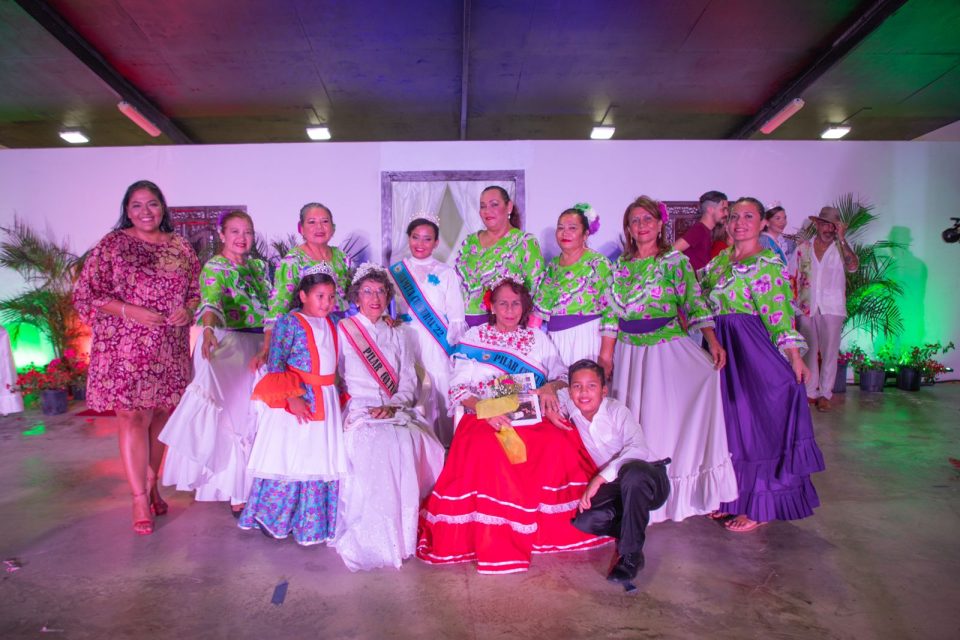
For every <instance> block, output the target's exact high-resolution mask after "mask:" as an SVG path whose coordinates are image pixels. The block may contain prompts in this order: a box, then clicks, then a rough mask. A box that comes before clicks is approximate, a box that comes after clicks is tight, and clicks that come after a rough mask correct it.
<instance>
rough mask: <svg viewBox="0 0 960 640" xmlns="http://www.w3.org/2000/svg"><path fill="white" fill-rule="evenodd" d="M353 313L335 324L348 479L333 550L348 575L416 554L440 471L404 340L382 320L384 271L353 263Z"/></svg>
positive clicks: (387, 286)
mask: <svg viewBox="0 0 960 640" xmlns="http://www.w3.org/2000/svg"><path fill="white" fill-rule="evenodd" d="M347 298H348V299H349V300H350V302H353V303H355V304H356V305H357V307H358V308H359V310H360V313H358V314H357V315H355V316H352V317H349V318H344V319H343V320H341V321H340V322H339V324H338V325H337V334H338V335H339V342H340V349H341V351H340V353H341V356H340V367H339V369H340V375H341V379H342V382H343V384H344V385H345V391H346V393H347V395H348V396H349V399H348V400H347V404H346V406H345V407H344V416H345V417H344V430H345V434H344V439H345V442H346V452H347V463H348V476H347V477H346V478H345V479H344V480H343V481H342V482H341V489H340V509H339V513H340V515H339V522H338V523H337V535H336V540H335V546H336V549H337V553H339V554H340V557H341V558H343V561H344V563H345V564H346V565H347V567H348V568H349V569H350V570H351V571H357V570H360V569H364V570H366V569H376V568H378V567H390V566H392V567H397V568H399V567H400V565H401V563H402V562H403V560H404V559H405V558H407V557H409V556H411V555H413V552H414V551H415V549H416V539H417V518H418V514H419V510H420V501H421V500H422V499H423V498H424V497H425V496H426V495H427V494H428V493H429V491H430V490H431V489H432V488H433V483H434V482H435V480H436V478H437V476H438V475H439V474H440V469H441V468H442V467H443V446H442V445H441V444H440V442H439V441H438V440H437V439H436V437H435V436H434V435H433V433H432V430H431V429H430V428H429V427H427V426H426V424H424V419H423V416H422V415H420V414H419V413H418V412H417V411H416V409H414V408H413V405H414V402H415V400H416V387H417V377H416V372H415V371H414V363H413V351H412V349H411V348H410V345H409V344H408V342H407V341H408V340H409V335H408V334H407V332H405V331H403V330H402V329H394V328H392V327H390V325H388V324H387V323H386V322H385V321H384V320H383V315H384V313H385V312H386V310H387V306H388V305H389V304H390V301H391V299H392V298H393V285H392V282H391V280H390V276H389V275H388V273H387V270H386V269H384V268H383V267H381V266H379V265H375V264H371V263H364V264H362V265H360V267H359V268H358V269H357V272H356V274H355V275H354V278H353V282H352V283H351V285H350V289H349V290H348V292H347Z"/></svg>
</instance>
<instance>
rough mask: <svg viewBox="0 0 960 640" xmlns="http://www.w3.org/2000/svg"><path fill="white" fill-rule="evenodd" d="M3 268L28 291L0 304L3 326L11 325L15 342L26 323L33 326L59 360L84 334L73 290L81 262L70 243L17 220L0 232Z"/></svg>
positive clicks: (11, 332) (0, 252)
mask: <svg viewBox="0 0 960 640" xmlns="http://www.w3.org/2000/svg"><path fill="white" fill-rule="evenodd" d="M0 234H2V239H0V267H5V268H7V269H10V270H12V271H15V272H16V273H18V274H19V275H20V277H21V278H23V280H24V282H25V283H26V285H27V288H26V290H24V291H22V292H20V293H19V294H17V295H15V296H12V297H8V298H4V299H2V300H0V322H3V323H4V324H8V325H9V326H10V337H11V339H12V340H16V339H17V336H18V334H19V330H20V326H21V325H22V324H30V325H33V326H35V327H36V328H37V329H38V330H39V331H40V332H41V333H43V334H44V335H45V336H46V337H47V339H48V340H50V344H51V346H52V347H53V352H54V354H55V356H56V357H57V358H62V357H63V354H64V352H65V351H66V350H67V348H69V347H70V345H71V344H72V343H73V342H74V341H75V340H76V339H77V338H78V337H79V336H80V335H81V332H82V327H81V324H80V322H79V319H78V318H77V314H76V311H75V310H74V308H73V285H74V281H75V280H76V275H77V274H78V273H79V269H80V266H81V258H80V257H79V256H77V255H76V254H74V253H73V252H72V251H70V249H69V247H68V246H67V245H66V243H62V242H58V241H57V240H54V239H53V238H51V237H43V236H41V235H40V234H38V233H36V232H35V231H34V230H33V229H31V228H30V227H29V226H28V225H27V224H26V223H25V222H23V221H22V220H20V219H19V218H14V221H13V225H12V226H10V227H0Z"/></svg>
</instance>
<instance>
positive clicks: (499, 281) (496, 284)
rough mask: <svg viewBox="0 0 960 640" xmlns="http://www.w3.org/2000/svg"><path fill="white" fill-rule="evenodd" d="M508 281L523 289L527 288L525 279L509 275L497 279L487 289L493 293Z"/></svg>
mask: <svg viewBox="0 0 960 640" xmlns="http://www.w3.org/2000/svg"><path fill="white" fill-rule="evenodd" d="M508 280H509V281H510V282H512V283H514V284H519V285H520V286H522V287H525V286H527V285H525V284H524V283H523V278H520V277H519V276H516V275H514V274H512V273H507V274H504V275H501V276H499V277H497V278H496V279H495V280H494V281H493V282H491V283H490V285H489V286H488V287H487V290H488V291H493V290H494V289H496V288H497V287H499V286H500V285H502V284H503V283H504V282H506V281H508Z"/></svg>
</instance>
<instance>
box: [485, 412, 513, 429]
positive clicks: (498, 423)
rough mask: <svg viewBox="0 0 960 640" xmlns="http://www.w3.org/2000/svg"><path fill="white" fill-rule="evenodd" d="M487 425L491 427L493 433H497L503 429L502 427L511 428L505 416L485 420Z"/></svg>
mask: <svg viewBox="0 0 960 640" xmlns="http://www.w3.org/2000/svg"><path fill="white" fill-rule="evenodd" d="M487 423H488V424H489V425H490V426H491V427H493V430H494V431H496V432H498V433H499V431H500V429H503V428H504V427H509V426H512V425H511V423H510V418H508V417H507V416H506V415H502V416H493V417H492V418H487Z"/></svg>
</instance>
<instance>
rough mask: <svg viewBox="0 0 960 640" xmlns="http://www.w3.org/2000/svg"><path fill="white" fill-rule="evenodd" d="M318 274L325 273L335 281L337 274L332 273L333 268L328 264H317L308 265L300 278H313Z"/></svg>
mask: <svg viewBox="0 0 960 640" xmlns="http://www.w3.org/2000/svg"><path fill="white" fill-rule="evenodd" d="M318 273H325V274H327V275H328V276H330V277H331V278H333V279H334V281H336V279H337V274H336V273H335V272H334V270H333V267H332V266H330V263H329V262H318V263H317V264H313V265H310V266H309V267H307V268H306V269H304V270H303V272H302V273H301V274H300V278H301V279H303V278H306V277H307V276H313V275H316V274H318Z"/></svg>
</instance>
